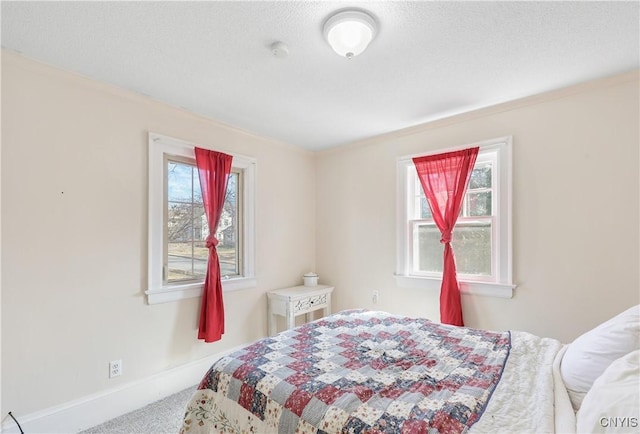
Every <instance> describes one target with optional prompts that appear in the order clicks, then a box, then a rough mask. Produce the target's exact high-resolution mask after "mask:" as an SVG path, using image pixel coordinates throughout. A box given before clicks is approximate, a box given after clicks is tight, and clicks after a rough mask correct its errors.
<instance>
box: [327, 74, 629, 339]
mask: <svg viewBox="0 0 640 434" xmlns="http://www.w3.org/2000/svg"><path fill="white" fill-rule="evenodd" d="M638 105H639V98H638V75H637V73H631V74H626V75H623V76H618V77H614V78H612V79H607V80H602V81H599V82H593V83H589V84H586V85H582V86H578V87H575V88H572V89H567V90H563V91H560V92H554V93H551V94H547V95H542V96H537V97H534V98H529V99H527V100H524V101H518V102H514V103H510V104H505V105H502V106H500V107H494V108H491V109H488V110H483V111H479V112H476V113H473V114H467V115H463V116H459V117H456V118H451V119H448V120H444V121H440V122H434V123H431V124H427V125H423V126H421V127H415V128H412V129H409V130H405V131H402V132H398V133H395V134H389V135H387V136H384V137H378V138H373V139H370V140H367V141H364V142H362V143H357V144H352V145H350V146H348V147H343V148H337V149H333V150H328V151H324V152H322V153H320V154H319V155H318V160H317V178H316V188H317V202H316V209H317V215H316V220H317V221H318V229H317V241H316V243H317V251H316V256H317V259H318V260H317V271H318V273H319V274H320V276H326V277H327V278H328V280H329V281H330V282H331V283H333V284H335V286H336V290H335V292H334V300H335V302H334V303H335V304H334V308H336V309H345V308H352V307H358V306H360V307H367V308H377V309H382V310H388V311H392V312H396V313H401V314H408V315H420V316H426V317H429V318H432V319H435V320H438V319H439V313H438V312H439V307H438V306H439V304H438V291H433V290H426V289H425V290H419V289H407V288H400V287H398V286H397V285H396V282H395V279H394V277H393V275H394V272H395V264H396V257H395V254H396V238H395V237H396V232H395V225H396V158H397V157H400V156H406V155H411V154H417V153H420V152H428V151H433V150H437V149H443V148H450V147H456V146H461V145H465V144H472V143H474V142H476V141H482V140H485V139H491V138H497V137H503V136H507V135H511V136H513V187H514V192H513V198H514V202H513V239H514V241H513V247H514V250H513V259H514V281H515V283H516V284H517V285H518V287H517V288H516V290H515V295H514V297H513V298H512V299H499V298H490V297H483V296H474V295H463V297H462V303H463V312H464V316H465V319H466V324H467V325H469V326H472V327H480V328H492V329H520V330H526V331H530V332H533V333H536V334H539V335H543V336H552V337H555V338H558V339H560V340H562V341H564V342H570V341H571V340H573V339H574V338H575V337H576V336H578V335H579V334H580V333H582V332H583V331H585V330H587V329H589V328H590V327H592V326H594V325H596V324H597V323H599V322H600V321H602V320H604V319H606V318H608V317H610V316H611V315H613V314H615V313H617V312H619V311H622V310H623V309H625V308H627V307H629V306H631V305H633V304H637V303H638V302H639V298H640V294H639V289H640V286H639V282H638V271H639V257H638V240H639V230H638V229H639V216H638V197H639V188H638V187H639V177H638V173H639V169H638V168H639V161H638V160H639V153H638V148H639V138H638V129H639V112H638ZM373 290H379V291H380V302H379V303H378V304H376V305H374V304H372V298H371V292H372V291H373Z"/></svg>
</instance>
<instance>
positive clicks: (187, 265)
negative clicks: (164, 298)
mask: <svg viewBox="0 0 640 434" xmlns="http://www.w3.org/2000/svg"><path fill="white" fill-rule="evenodd" d="M192 247H193V245H192V243H168V245H167V250H168V255H167V256H168V258H167V267H168V270H167V280H168V281H176V280H185V279H193V278H194V276H193V259H192Z"/></svg>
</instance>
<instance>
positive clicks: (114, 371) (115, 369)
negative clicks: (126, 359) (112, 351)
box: [109, 360, 122, 378]
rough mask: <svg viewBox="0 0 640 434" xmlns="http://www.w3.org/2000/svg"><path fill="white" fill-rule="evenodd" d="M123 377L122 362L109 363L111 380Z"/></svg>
mask: <svg viewBox="0 0 640 434" xmlns="http://www.w3.org/2000/svg"><path fill="white" fill-rule="evenodd" d="M119 375H122V360H114V361H112V362H109V378H113V377H117V376H119Z"/></svg>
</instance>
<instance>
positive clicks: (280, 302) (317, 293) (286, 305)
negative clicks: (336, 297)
mask: <svg viewBox="0 0 640 434" xmlns="http://www.w3.org/2000/svg"><path fill="white" fill-rule="evenodd" d="M331 292H333V286H329V285H317V286H294V287H292V288H283V289H276V290H273V291H269V292H267V298H268V303H269V336H273V335H275V334H276V333H277V331H276V315H280V316H282V317H284V318H285V319H286V324H287V329H291V328H293V327H294V326H295V317H296V316H298V315H302V314H306V316H307V322H308V321H310V320H311V312H313V311H316V310H319V309H322V310H323V315H324V316H327V315H330V314H331Z"/></svg>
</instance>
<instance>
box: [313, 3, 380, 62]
mask: <svg viewBox="0 0 640 434" xmlns="http://www.w3.org/2000/svg"><path fill="white" fill-rule="evenodd" d="M375 34H376V25H375V21H374V20H373V18H371V16H369V15H367V14H366V13H364V12H360V11H344V12H339V13H337V14H335V15H333V16H331V17H330V18H329V19H328V20H327V22H326V23H325V24H324V37H325V38H326V40H327V42H328V43H329V45H330V46H331V48H333V51H335V52H336V53H338V54H339V55H340V56H344V57H346V58H347V59H351V58H352V57H354V56H357V55H358V54H360V53H362V52H363V51H364V50H365V49H366V48H367V46H368V45H369V43H370V42H371V41H372V40H373V38H374V36H375Z"/></svg>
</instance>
